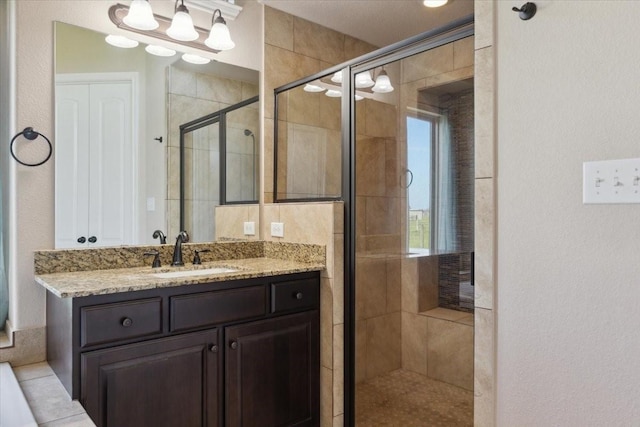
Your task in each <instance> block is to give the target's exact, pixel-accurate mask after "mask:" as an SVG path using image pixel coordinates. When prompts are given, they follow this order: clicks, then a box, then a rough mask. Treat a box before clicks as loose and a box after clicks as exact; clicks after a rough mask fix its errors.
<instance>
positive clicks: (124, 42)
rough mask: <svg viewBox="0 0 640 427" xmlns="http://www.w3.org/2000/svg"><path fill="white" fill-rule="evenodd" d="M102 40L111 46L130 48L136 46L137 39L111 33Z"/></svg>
mask: <svg viewBox="0 0 640 427" xmlns="http://www.w3.org/2000/svg"><path fill="white" fill-rule="evenodd" d="M104 40H105V41H106V42H107V43H109V44H110V45H111V46H115V47H124V48H126V49H131V48H132V47H136V46H138V42H137V41H135V40H131V39H129V38H126V37H125V36H116V35H113V34H109V35H108V36H107V37H105V38H104Z"/></svg>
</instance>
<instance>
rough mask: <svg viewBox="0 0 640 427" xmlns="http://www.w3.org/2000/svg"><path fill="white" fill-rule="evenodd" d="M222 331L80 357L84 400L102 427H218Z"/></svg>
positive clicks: (91, 415) (91, 414)
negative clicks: (220, 335) (219, 338)
mask: <svg viewBox="0 0 640 427" xmlns="http://www.w3.org/2000/svg"><path fill="white" fill-rule="evenodd" d="M217 343H218V331H217V330H216V329H214V330H208V331H204V332H198V333H193V334H185V335H180V336H178V337H169V338H162V339H158V340H153V341H147V342H143V343H139V344H130V345H124V346H120V347H115V348H112V349H107V350H98V351H93V352H88V353H84V354H82V355H81V364H82V366H81V402H82V404H83V405H84V407H85V409H86V410H87V413H88V414H89V416H90V417H91V419H92V420H93V421H94V423H95V424H96V425H97V426H98V427H127V426H131V427H134V426H135V427H144V426H153V427H162V426H166V427H174V426H185V427H190V426H207V427H213V426H218V415H219V410H218V406H219V398H218V397H219V387H220V384H219V383H218V375H219V372H218V370H219V365H218V354H219V352H218V347H217Z"/></svg>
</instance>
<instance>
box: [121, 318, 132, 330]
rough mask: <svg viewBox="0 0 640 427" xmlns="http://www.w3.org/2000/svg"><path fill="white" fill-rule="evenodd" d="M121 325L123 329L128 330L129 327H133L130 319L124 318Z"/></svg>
mask: <svg viewBox="0 0 640 427" xmlns="http://www.w3.org/2000/svg"><path fill="white" fill-rule="evenodd" d="M121 324H122V326H124V327H125V328H128V327H129V326H131V325H133V320H131V318H129V317H125V318H124V319H122V322H121Z"/></svg>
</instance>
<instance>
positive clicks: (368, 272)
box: [356, 257, 387, 319]
mask: <svg viewBox="0 0 640 427" xmlns="http://www.w3.org/2000/svg"><path fill="white" fill-rule="evenodd" d="M386 308H387V268H386V263H385V260H384V258H364V257H357V258H356V319H370V318H372V317H375V316H380V315H383V314H385V313H386V311H387V310H386Z"/></svg>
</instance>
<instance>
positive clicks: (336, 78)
mask: <svg viewBox="0 0 640 427" xmlns="http://www.w3.org/2000/svg"><path fill="white" fill-rule="evenodd" d="M331 81H332V82H334V83H342V71H336V72H335V73H333V76H331Z"/></svg>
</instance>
